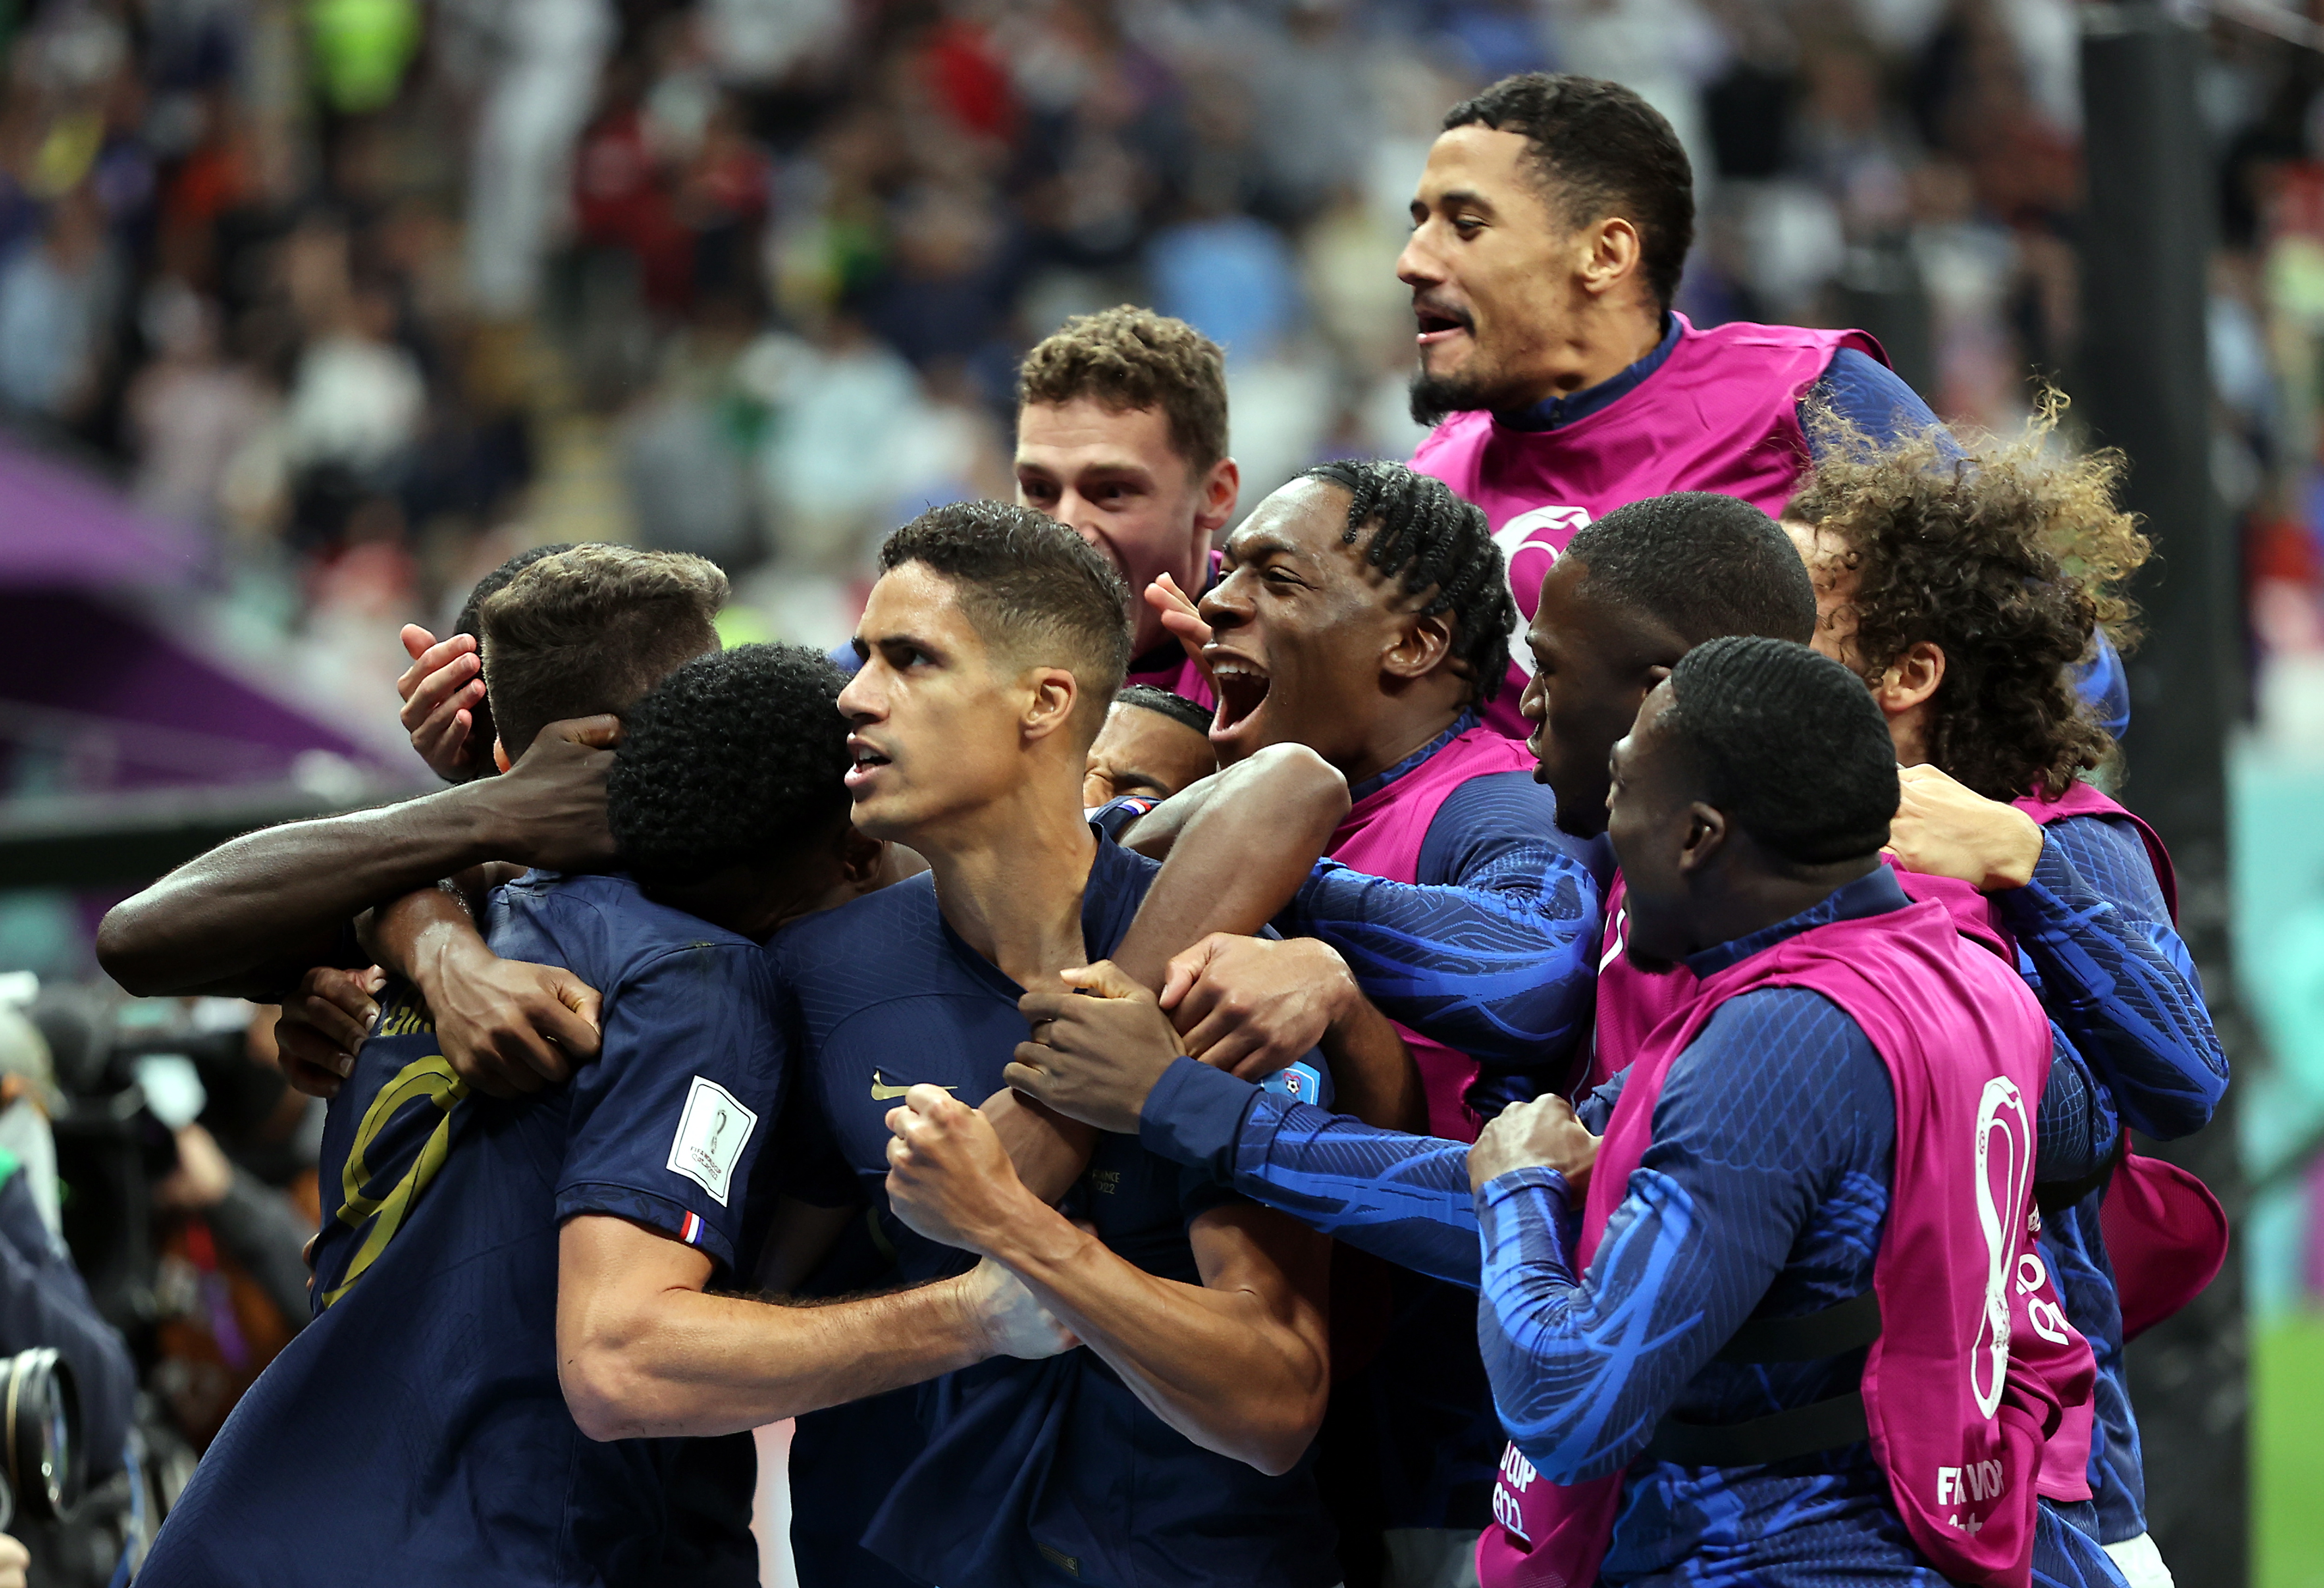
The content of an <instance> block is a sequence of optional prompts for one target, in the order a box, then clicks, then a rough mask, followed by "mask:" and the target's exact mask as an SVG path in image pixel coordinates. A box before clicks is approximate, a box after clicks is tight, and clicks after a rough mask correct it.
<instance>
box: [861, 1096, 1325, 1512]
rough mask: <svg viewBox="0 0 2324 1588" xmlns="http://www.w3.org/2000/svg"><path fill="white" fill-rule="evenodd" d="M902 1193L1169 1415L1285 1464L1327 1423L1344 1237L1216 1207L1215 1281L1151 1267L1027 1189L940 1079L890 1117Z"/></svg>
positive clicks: (1236, 1454)
mask: <svg viewBox="0 0 2324 1588" xmlns="http://www.w3.org/2000/svg"><path fill="white" fill-rule="evenodd" d="M890 1128H891V1129H893V1130H895V1131H896V1132H897V1135H896V1138H895V1140H893V1141H892V1142H891V1143H890V1147H889V1153H888V1159H889V1163H890V1166H891V1167H890V1173H889V1176H888V1194H889V1199H890V1204H891V1205H893V1206H894V1208H895V1210H896V1212H897V1214H898V1215H899V1216H900V1217H901V1218H902V1219H903V1220H904V1222H905V1223H908V1224H910V1225H911V1226H912V1227H913V1228H914V1229H916V1230H918V1231H919V1232H920V1233H922V1234H924V1235H927V1236H928V1237H929V1238H930V1239H932V1240H937V1241H942V1242H945V1243H946V1244H948V1245H954V1246H959V1247H962V1248H964V1249H965V1250H968V1251H975V1252H979V1253H981V1254H982V1255H983V1256H985V1257H988V1258H991V1259H993V1260H998V1261H1000V1262H1001V1264H1003V1265H1004V1266H1005V1267H1006V1268H1008V1269H1009V1270H1010V1272H1012V1273H1014V1274H1016V1275H1017V1276H1018V1277H1019V1279H1022V1280H1024V1282H1025V1284H1026V1287H1027V1288H1028V1289H1029V1290H1030V1291H1031V1293H1032V1294H1033V1296H1034V1297H1035V1298H1036V1299H1037V1300H1038V1301H1039V1302H1040V1303H1041V1305H1042V1306H1045V1307H1047V1309H1048V1310H1049V1311H1050V1312H1052V1313H1054V1314H1055V1315H1056V1317H1057V1320H1058V1321H1059V1322H1060V1323H1062V1324H1064V1325H1065V1326H1066V1327H1067V1328H1069V1329H1071V1330H1072V1331H1073V1332H1074V1334H1077V1335H1079V1336H1080V1338H1081V1340H1082V1343H1084V1344H1085V1345H1087V1346H1088V1347H1089V1348H1090V1349H1091V1350H1093V1351H1094V1352H1096V1353H1098V1355H1100V1356H1101V1357H1102V1358H1103V1359H1104V1360H1105V1362H1107V1364H1108V1365H1109V1366H1111V1368H1112V1369H1113V1370H1114V1371H1116V1372H1118V1373H1120V1375H1121V1378H1122V1381H1123V1382H1124V1383H1126V1384H1128V1385H1129V1386H1130V1390H1131V1391H1132V1393H1134V1394H1136V1395H1137V1396H1138V1398H1139V1399H1140V1400H1141V1401H1143V1402H1144V1403H1145V1404H1146V1405H1147V1407H1148V1408H1149V1409H1151V1410H1152V1411H1153V1412H1154V1414H1155V1415H1156V1416H1157V1417H1160V1418H1161V1419H1162V1420H1163V1421H1164V1422H1166V1423H1167V1424H1169V1425H1170V1426H1172V1427H1174V1428H1176V1429H1177V1430H1178V1431H1179V1432H1180V1433H1181V1434H1184V1435H1185V1436H1186V1437H1187V1438H1189V1439H1191V1440H1193V1441H1194V1443H1195V1444H1197V1445H1202V1446H1203V1448H1205V1449H1207V1450H1213V1451H1216V1452H1218V1453H1219V1454H1222V1455H1228V1456H1231V1457H1233V1458H1234V1459H1236V1460H1238V1461H1240V1462H1244V1463H1248V1464H1250V1465H1251V1466H1253V1467H1256V1468H1258V1469H1259V1471H1261V1472H1264V1473H1284V1472H1287V1471H1289V1470H1290V1469H1291V1467H1292V1466H1293V1465H1294V1464H1295V1463H1296V1462H1297V1461H1298V1460H1299V1458H1300V1456H1301V1454H1304V1453H1305V1450H1306V1448H1307V1446H1308V1445H1309V1444H1310V1443H1311V1442H1312V1441H1313V1440H1314V1436H1315V1430H1316V1429H1317V1428H1318V1427H1320V1426H1322V1425H1323V1402H1324V1399H1325V1396H1326V1394H1327V1393H1328V1391H1329V1389H1330V1379H1331V1362H1330V1353H1329V1350H1328V1347H1327V1345H1326V1343H1325V1322H1326V1314H1325V1307H1326V1299H1325V1297H1326V1291H1327V1283H1326V1281H1327V1278H1328V1268H1329V1260H1330V1255H1329V1254H1330V1246H1329V1243H1328V1242H1325V1241H1324V1240H1323V1237H1321V1236H1318V1235H1315V1234H1314V1233H1311V1232H1309V1231H1305V1230H1303V1229H1300V1228H1299V1227H1298V1226H1297V1225H1296V1224H1295V1223H1292V1222H1291V1221H1290V1220H1288V1219H1286V1218H1284V1217H1283V1216H1282V1215H1280V1214H1274V1213H1270V1212H1268V1211H1267V1210H1265V1209H1262V1208H1252V1207H1226V1208H1214V1209H1212V1210H1211V1211H1209V1212H1207V1213H1204V1214H1202V1215H1200V1216H1199V1217H1197V1218H1196V1219H1195V1221H1194V1224H1193V1226H1192V1228H1191V1231H1190V1237H1191V1240H1192V1242H1193V1246H1194V1259H1195V1262H1196V1265H1197V1267H1198V1269H1199V1270H1200V1272H1201V1275H1202V1281H1203V1282H1202V1283H1201V1284H1199V1285H1188V1284H1184V1283H1181V1282H1179V1281H1177V1280H1173V1279H1161V1278H1158V1277H1157V1276H1156V1275H1153V1274H1149V1273H1147V1272H1145V1271H1143V1270H1142V1269H1139V1268H1137V1267H1135V1266H1134V1265H1132V1264H1131V1263H1130V1262H1128V1261H1126V1260H1124V1259H1122V1258H1120V1257H1119V1256H1117V1255H1115V1254H1114V1253H1113V1252H1111V1251H1108V1250H1107V1249H1106V1247H1105V1245H1104V1244H1103V1243H1102V1242H1101V1241H1099V1240H1098V1239H1097V1237H1096V1236H1094V1235H1092V1234H1090V1233H1087V1232H1085V1231H1084V1230H1081V1229H1078V1228H1076V1227H1075V1226H1074V1224H1073V1223H1070V1222H1068V1221H1067V1220H1066V1218H1065V1215H1064V1214H1060V1213H1058V1212H1057V1211H1056V1209H1055V1208H1053V1207H1051V1206H1049V1205H1047V1203H1045V1202H1043V1201H1041V1200H1040V1199H1039V1198H1038V1197H1037V1196H1034V1195H1033V1193H1032V1192H1031V1191H1029V1190H1028V1189H1027V1188H1026V1186H1025V1185H1024V1184H1023V1182H1022V1181H1020V1180H1019V1178H1018V1177H1017V1175H1016V1173H1015V1171H1014V1170H1013V1169H1012V1168H1010V1162H1009V1157H1008V1154H1007V1153H1006V1151H1004V1150H1003V1149H1002V1148H1001V1142H1000V1140H999V1139H998V1138H997V1137H995V1136H994V1134H993V1132H992V1131H991V1126H990V1125H989V1124H988V1123H987V1122H985V1121H984V1120H983V1118H982V1116H981V1115H980V1114H979V1113H977V1112H976V1111H975V1110H973V1109H970V1108H967V1107H965V1106H964V1105H962V1104H961V1103H957V1102H954V1100H953V1099H952V1098H951V1097H949V1096H947V1095H946V1094H945V1092H944V1091H943V1090H942V1089H941V1088H939V1087H935V1086H915V1087H914V1088H912V1090H911V1092H910V1094H908V1096H907V1097H906V1099H905V1105H904V1106H903V1107H901V1108H899V1109H898V1110H896V1111H895V1113H892V1114H891V1115H890Z"/></svg>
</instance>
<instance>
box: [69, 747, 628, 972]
mask: <svg viewBox="0 0 2324 1588" xmlns="http://www.w3.org/2000/svg"><path fill="white" fill-rule="evenodd" d="M619 733H620V725H619V724H618V723H617V722H615V721H614V719H613V718H612V717H588V718H584V719H581V720H579V721H576V722H569V723H558V724H553V725H550V726H549V728H548V729H547V730H545V731H544V732H543V733H542V734H541V735H540V737H539V739H537V740H535V741H534V743H533V744H532V747H531V748H530V749H529V750H528V751H526V752H525V753H524V756H523V758H522V759H521V760H520V761H519V762H517V763H516V766H515V767H514V768H513V769H512V771H510V772H509V773H508V774H507V775H506V776H503V777H498V778H487V779H484V780H482V781H480V782H476V783H470V784H464V785H462V786H461V787H458V788H455V789H446V790H444V791H443V792H442V793H440V794H430V795H427V796H425V797H423V798H421V799H411V800H406V801H404V802H403V803H402V804H400V805H392V806H388V807H385V808H383V809H379V810H365V811H356V812H354V813H352V814H350V815H347V816H337V817H323V818H320V819H318V820H315V821H305V822H291V823H288V824H286V825H284V826H279V827H269V828H267V829H265V830H264V831H263V832H257V833H250V834H246V835H244V836H242V837H240V838H236V839H235V840H233V841H232V842H231V843H227V844H224V845H219V846H218V847H217V848H216V849H213V850H211V851H210V852H209V853H208V854H205V855H202V856H200V857H198V859H195V860H190V861H188V862H187V863H185V864H184V865H182V866H180V867H179V868H178V869H177V870H176V871H174V872H171V873H170V874H169V875H168V876H166V877H164V878H162V879H161V881H160V882H156V883H154V884H153V885H152V887H150V888H148V889H146V890H144V891H143V892H141V893H138V894H136V895H135V896H134V897H133V898H131V899H128V900H124V902H122V903H121V904H118V905H115V907H114V908H113V909H112V910H111V911H110V912H108V913H107V914H106V918H105V921H104V924H103V925H102V926H101V927H100V928H98V931H97V960H98V963H99V964H101V965H104V967H105V969H106V972H107V973H108V974H111V975H112V977H113V978H114V979H115V981H117V982H119V983H121V984H122V986H124V987H125V988H127V989H128V990H129V991H130V992H135V993H138V994H141V995H143V996H148V997H151V996H159V995H165V994H176V993H191V992H215V993H220V994H224V995H227V996H234V997H249V998H256V999H263V1000H268V1001H271V1000H272V999H273V998H276V997H279V996H280V995H281V993H282V992H283V991H284V990H285V989H287V988H289V987H290V986H291V985H292V984H293V983H296V982H297V981H298V979H299V976H300V974H301V973H303V972H304V971H305V970H306V969H307V968H308V967H309V965H315V964H317V963H319V962H321V961H322V960H324V959H327V957H329V956H331V955H332V954H333V953H334V952H335V951H336V950H337V947H338V946H339V944H340V943H341V942H342V940H343V933H344V931H345V929H346V924H347V923H348V922H349V921H350V920H351V919H354V918H355V916H356V915H358V914H360V913H361V912H362V911H364V910H365V909H370V908H371V907H372V906H374V905H376V904H381V903H383V902H385V901H387V900H391V899H394V898H397V897H398V896H400V895H401V894H404V893H408V892H410V891H412V890H414V889H417V888H424V887H427V886H429V885H430V884H432V883H433V882H435V881H436V880H437V879H438V878H439V877H444V876H448V875H450V874H451V873H453V872H457V871H461V870H463V869H465V868H466V867H468V866H472V865H475V864H477V863H480V862H483V861H487V860H516V861H522V862H524V863H529V864H538V865H543V866H549V867H552V868H554V869H558V870H565V871H577V870H586V869H589V868H590V867H592V866H597V865H603V864H604V863H606V862H607V861H608V860H610V859H611V857H612V855H613V839H612V836H611V834H610V833H608V832H607V830H606V827H605V773H606V771H608V770H609V769H610V768H611V766H612V764H613V752H612V751H611V750H610V749H608V748H606V746H608V745H610V744H611V743H613V740H614V739H615V738H616V737H617V736H618V734H619Z"/></svg>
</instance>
